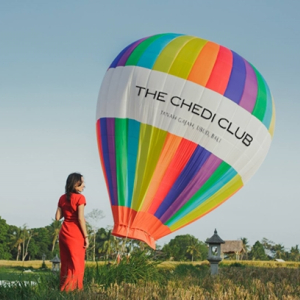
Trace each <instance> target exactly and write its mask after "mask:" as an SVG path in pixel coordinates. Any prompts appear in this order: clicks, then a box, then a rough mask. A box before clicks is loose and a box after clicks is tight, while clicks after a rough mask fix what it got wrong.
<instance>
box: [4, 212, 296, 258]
mask: <svg viewBox="0 0 300 300" xmlns="http://www.w3.org/2000/svg"><path fill="white" fill-rule="evenodd" d="M98 214H99V211H98ZM95 219H96V218H94V220H95ZM61 224H62V222H61V221H55V220H53V222H52V223H51V224H50V225H48V226H46V227H41V228H31V229H29V228H28V227H27V226H26V225H23V226H22V227H17V226H14V225H9V224H7V223H6V220H4V219H2V218H1V217H0V259H1V260H23V261H24V260H42V259H45V260H49V259H52V258H53V257H55V256H56V255H58V256H59V246H58V244H59V240H58V234H59V230H60V227H61ZM87 227H88V231H89V236H90V247H89V248H88V250H87V254H86V259H87V260H91V261H95V260H117V259H120V258H122V257H129V256H130V255H131V254H132V253H134V252H135V251H137V250H144V251H145V252H146V253H147V255H148V257H149V258H150V259H157V260H174V261H201V260H206V259H207V253H208V248H207V244H205V243H204V242H202V241H199V240H198V239H197V238H196V237H194V236H192V235H189V234H186V235H178V236H176V237H175V238H174V239H172V240H170V242H169V243H167V244H165V245H164V246H163V247H160V246H159V245H158V246H157V249H156V250H153V249H151V248H150V247H149V246H148V245H146V244H145V243H143V242H140V241H137V240H132V239H125V238H124V239H121V238H117V237H115V236H113V235H112V234H111V227H107V228H97V226H95V225H92V222H91V223H87ZM240 240H241V241H242V244H243V249H244V250H243V252H242V253H241V254H240V255H239V256H238V257H239V259H243V260H273V259H283V260H285V261H299V260H300V252H299V248H298V245H296V246H295V247H292V248H291V249H290V250H289V251H288V250H286V249H285V247H284V246H283V245H282V244H275V243H274V242H272V241H270V240H268V239H266V238H264V239H262V241H257V242H256V243H255V244H254V245H253V246H252V247H250V246H249V243H248V240H247V238H241V239H240ZM225 258H226V259H234V260H235V259H236V254H229V255H226V256H225Z"/></svg>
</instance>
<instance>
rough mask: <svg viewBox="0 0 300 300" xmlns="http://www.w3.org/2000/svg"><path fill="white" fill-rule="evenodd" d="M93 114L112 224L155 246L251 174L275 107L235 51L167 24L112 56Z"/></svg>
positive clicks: (265, 149) (264, 151)
mask: <svg viewBox="0 0 300 300" xmlns="http://www.w3.org/2000/svg"><path fill="white" fill-rule="evenodd" d="M96 120H97V122H96V131H97V140H98V149H99V154H100V160H101V165H102V169H103V173H104V178H105V181H106V186H107V190H108V193H109V199H110V204H111V208H112V214H113V218H114V228H113V231H112V233H113V235H115V236H119V237H128V238H132V239H138V240H141V241H144V242H146V243H147V244H148V245H149V246H151V247H152V248H155V241H156V240H158V239H160V238H161V237H163V236H165V235H167V234H170V233H172V232H174V231H176V230H178V229H180V228H182V227H184V226H186V225H188V224H189V223H191V222H194V221H195V220H197V219H199V218H201V217H203V216H205V215H206V214H208V213H209V212H211V211H212V210H214V209H215V208H217V207H218V206H219V205H221V204H222V203H224V202H225V201H226V200H227V199H228V198H229V197H231V196H232V195H233V194H234V193H236V192H237V191H238V190H239V189H240V188H242V187H243V186H244V184H245V183H246V182H247V181H248V180H249V179H250V178H251V177H252V175H253V174H254V173H255V172H256V171H257V169H258V168H259V166H260V165H261V164H262V162H263V160H264V159H265V157H266V154H267V152H268V149H269V147H270V144H271V140H272V137H273V132H274V124H275V107H274V102H273V98H272V96H271V93H270V90H269V87H268V85H267V83H266V82H265V80H264V78H263V77H262V76H261V74H260V73H259V72H258V71H257V69H256V68H255V67H254V66H253V65H251V64H250V63H249V62H248V61H246V60H245V59H244V58H242V57H241V56H240V55H238V54H237V53H235V52H234V51H231V50H229V49H227V48H226V47H223V46H221V45H218V44H216V43H213V42H211V41H208V40H204V39H201V38H198V37H194V36H190V35H182V34H173V33H167V34H158V35H153V36H150V37H146V38H142V39H140V40H138V41H136V42H134V43H132V44H130V45H129V46H127V47H126V48H125V49H124V50H123V51H121V52H120V54H119V55H118V56H117V57H116V58H115V60H114V61H113V62H112V64H111V65H110V66H109V68H108V70H107V72H106V75H105V77H104V79H103V82H102V85H101V88H100V92H99V97H98V103H97V113H96Z"/></svg>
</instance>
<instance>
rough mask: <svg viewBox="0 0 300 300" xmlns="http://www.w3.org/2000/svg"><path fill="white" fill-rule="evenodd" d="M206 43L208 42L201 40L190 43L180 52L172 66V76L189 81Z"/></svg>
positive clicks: (197, 39)
mask: <svg viewBox="0 0 300 300" xmlns="http://www.w3.org/2000/svg"><path fill="white" fill-rule="evenodd" d="M206 43H207V41H206V40H203V39H199V38H195V39H192V40H190V41H188V42H187V43H186V44H185V45H184V46H183V47H182V49H181V50H180V51H179V53H178V55H177V57H176V59H175V61H174V63H173V64H172V66H171V69H170V74H171V75H174V76H177V77H180V78H183V79H187V78H188V76H189V74H190V72H191V70H192V67H193V65H194V63H195V61H196V59H197V57H198V55H199V53H200V52H201V50H202V48H203V47H204V45H205V44H206Z"/></svg>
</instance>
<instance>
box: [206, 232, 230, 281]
mask: <svg viewBox="0 0 300 300" xmlns="http://www.w3.org/2000/svg"><path fill="white" fill-rule="evenodd" d="M205 243H206V244H208V257H207V260H208V261H209V262H210V271H211V275H215V274H218V264H219V262H220V261H221V260H222V258H221V244H224V243H225V242H224V241H223V240H222V239H221V238H220V237H219V236H218V233H217V230H216V229H215V232H214V235H213V236H212V237H211V238H210V239H208V240H206V242H205Z"/></svg>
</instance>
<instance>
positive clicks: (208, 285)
mask: <svg viewBox="0 0 300 300" xmlns="http://www.w3.org/2000/svg"><path fill="white" fill-rule="evenodd" d="M157 264H158V263H153V262H149V261H148V259H147V257H146V256H145V255H144V253H142V252H141V253H138V254H137V255H136V256H133V257H131V259H130V260H129V261H127V260H126V259H124V260H122V261H121V262H120V264H119V265H117V264H105V265H103V264H94V265H91V264H89V265H87V267H86V270H85V278H84V287H85V289H84V291H81V292H71V293H61V292H60V291H59V289H58V286H59V278H58V274H53V273H52V272H51V271H50V270H48V271H45V272H39V273H38V274H34V276H33V277H32V278H31V279H32V280H35V281H36V282H37V284H36V285H28V284H25V282H24V281H22V280H21V281H20V284H15V285H12V286H0V299H1V300H2V299H3V300H6V299H7V300H19V299H20V300H21V299H30V300H43V299H47V300H48V299H49V300H52V299H55V300H56V299H57V300H60V299H66V300H69V299H73V300H83V299H84V300H87V299H88V300H94V299H104V300H105V299H107V300H111V299H116V300H117V299H118V300H123V299H124V300H128V299H130V300H176V299H180V300H187V299H189V300H191V299H193V300H202V299H203V300H204V299H205V300H206V299H218V300H231V299H232V300H239V299H247V300H248V299H249V300H251V299H253V300H254V299H255V300H257V299H260V300H261V299H262V300H264V299H268V300H270V299H274V300H275V299H285V300H291V299H300V273H299V271H300V268H299V267H298V266H296V267H294V268H291V267H285V268H280V267H279V266H276V267H275V268H274V267H273V268H272V267H270V266H267V267H253V266H248V265H246V264H242V263H233V264H231V265H227V264H222V265H221V266H220V269H219V274H218V275H216V276H211V275H210V269H209V266H208V264H202V265H201V264H174V265H172V267H161V266H160V267H158V266H157ZM23 275H24V274H23ZM26 276H27V275H26ZM24 278H25V277H24ZM21 279H22V278H21ZM26 279H27V280H28V277H26Z"/></svg>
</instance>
